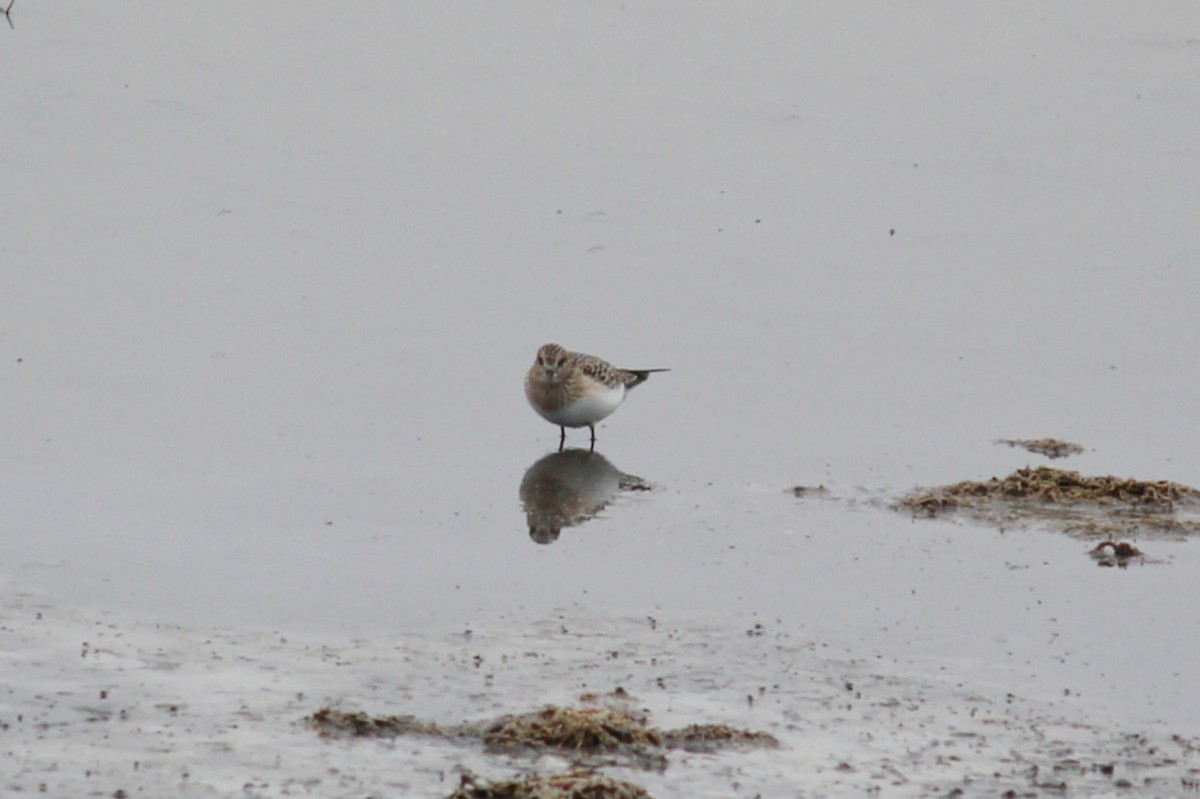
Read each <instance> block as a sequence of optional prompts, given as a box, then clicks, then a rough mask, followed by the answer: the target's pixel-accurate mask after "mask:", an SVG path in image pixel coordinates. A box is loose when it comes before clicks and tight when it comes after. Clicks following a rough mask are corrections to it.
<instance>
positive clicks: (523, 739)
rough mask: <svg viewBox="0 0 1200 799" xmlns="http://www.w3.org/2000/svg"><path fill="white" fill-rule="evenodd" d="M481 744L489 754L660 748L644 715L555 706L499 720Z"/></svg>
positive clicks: (661, 742)
mask: <svg viewBox="0 0 1200 799" xmlns="http://www.w3.org/2000/svg"><path fill="white" fill-rule="evenodd" d="M483 742H484V744H486V745H487V747H488V748H489V749H491V750H493V751H496V750H511V749H541V748H548V749H564V750H568V751H580V750H584V751H588V752H613V751H620V750H622V749H624V748H628V747H644V746H654V747H659V746H662V745H663V740H662V735H661V734H660V733H659V732H658V730H656V729H654V728H653V727H649V726H647V724H646V718H645V716H640V715H637V714H634V713H632V712H630V711H628V710H624V709H621V708H615V707H583V708H565V707H557V706H555V705H551V706H549V707H546V708H543V709H542V710H539V711H537V712H536V713H527V714H524V715H520V716H507V717H505V718H502V719H500V720H499V721H497V722H496V723H494V724H492V725H491V726H490V727H488V728H487V729H486V730H485V731H484V733H483Z"/></svg>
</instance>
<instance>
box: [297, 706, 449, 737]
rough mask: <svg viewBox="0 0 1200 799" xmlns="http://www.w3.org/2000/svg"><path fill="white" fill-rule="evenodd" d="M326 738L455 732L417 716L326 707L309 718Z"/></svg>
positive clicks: (306, 720)
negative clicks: (376, 713)
mask: <svg viewBox="0 0 1200 799" xmlns="http://www.w3.org/2000/svg"><path fill="white" fill-rule="evenodd" d="M305 722H306V723H307V724H308V726H309V727H311V728H312V729H314V730H316V731H317V734H318V735H320V736H321V737H322V738H395V737H396V736H398V735H436V736H443V737H448V736H449V735H450V734H451V733H450V731H448V730H444V729H442V728H441V727H439V726H438V725H436V724H432V723H430V722H426V721H421V720H419V719H417V718H416V717H415V716H371V715H369V714H367V713H364V712H362V711H361V710H339V709H337V708H330V707H325V708H321V709H320V710H318V711H317V712H316V713H313V714H312V715H311V716H309V717H308V718H306V719H305Z"/></svg>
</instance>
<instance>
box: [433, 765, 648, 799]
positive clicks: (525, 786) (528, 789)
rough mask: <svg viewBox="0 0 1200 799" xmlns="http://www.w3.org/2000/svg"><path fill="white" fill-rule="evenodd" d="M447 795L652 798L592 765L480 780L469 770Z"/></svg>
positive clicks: (459, 798)
mask: <svg viewBox="0 0 1200 799" xmlns="http://www.w3.org/2000/svg"><path fill="white" fill-rule="evenodd" d="M448 799H650V794H648V793H646V791H645V790H644V789H643V788H641V787H640V786H638V785H634V784H633V783H632V782H625V781H624V780H618V779H614V778H613V777H606V776H604V775H603V774H598V773H596V772H594V771H591V770H590V769H576V770H574V771H568V772H565V773H562V774H550V775H545V776H541V775H533V776H530V777H520V778H515V779H511V780H495V781H485V780H480V779H479V778H478V777H476V776H475V775H474V774H472V773H470V772H466V773H464V774H463V776H462V782H461V784H460V785H459V786H458V789H457V790H455V791H454V793H452V794H450V796H449V797H448Z"/></svg>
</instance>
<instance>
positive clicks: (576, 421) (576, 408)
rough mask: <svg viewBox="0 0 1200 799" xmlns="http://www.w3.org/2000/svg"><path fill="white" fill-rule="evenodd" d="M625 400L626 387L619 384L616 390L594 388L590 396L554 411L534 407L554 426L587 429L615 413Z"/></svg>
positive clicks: (600, 387)
mask: <svg viewBox="0 0 1200 799" xmlns="http://www.w3.org/2000/svg"><path fill="white" fill-rule="evenodd" d="M624 399H625V386H624V385H622V384H620V383H618V384H617V385H616V387H615V388H608V387H605V386H593V390H592V391H591V392H589V393H588V394H585V395H584V396H582V397H580V398H579V399H577V400H575V401H574V402H571V403H568V404H566V405H564V406H562V407H561V408H558V409H556V410H553V411H544V410H542V409H541V408H539V407H538V406H537V405H534V406H533V407H534V410H536V411H537V412H538V413H540V414H541V415H542V416H543V417H545V418H546V419H547V420H548V421H551V422H553V423H554V424H557V425H562V426H563V427H586V426H587V425H589V424H595V423H596V422H598V421H600V420H601V419H603V418H604V417H606V416H608V415H609V414H610V413H612V412H613V411H615V410H616V409H617V407H618V406H619V405H620V404H621V402H622V401H623V400H624Z"/></svg>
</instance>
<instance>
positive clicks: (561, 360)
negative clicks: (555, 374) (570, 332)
mask: <svg viewBox="0 0 1200 799" xmlns="http://www.w3.org/2000/svg"><path fill="white" fill-rule="evenodd" d="M566 365H567V359H566V358H559V359H558V368H559V369H561V368H563V367H564V366H566Z"/></svg>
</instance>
